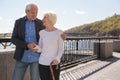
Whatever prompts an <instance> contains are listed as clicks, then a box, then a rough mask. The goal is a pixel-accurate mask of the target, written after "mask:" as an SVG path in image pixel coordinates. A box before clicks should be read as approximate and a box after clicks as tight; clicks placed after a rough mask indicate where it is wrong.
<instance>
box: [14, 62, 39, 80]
mask: <svg viewBox="0 0 120 80" xmlns="http://www.w3.org/2000/svg"><path fill="white" fill-rule="evenodd" d="M28 66H30V80H40V75H39V68H38V66H39V63H38V62H33V63H24V62H21V61H16V64H15V68H14V72H13V80H24V76H25V72H26V70H27V68H28Z"/></svg>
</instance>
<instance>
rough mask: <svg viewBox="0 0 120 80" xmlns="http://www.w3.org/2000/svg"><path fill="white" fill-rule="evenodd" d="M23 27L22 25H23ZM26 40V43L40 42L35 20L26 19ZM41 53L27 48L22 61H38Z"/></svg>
mask: <svg viewBox="0 0 120 80" xmlns="http://www.w3.org/2000/svg"><path fill="white" fill-rule="evenodd" d="M21 27H22V26H21ZM25 41H26V43H28V44H29V43H32V42H34V43H35V44H38V42H37V39H36V30H35V22H34V21H28V20H26V23H25ZM39 56H40V53H37V52H36V53H35V52H32V51H30V50H25V52H24V55H23V58H22V61H23V62H37V61H38V59H39Z"/></svg>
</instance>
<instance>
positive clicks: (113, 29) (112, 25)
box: [65, 14, 120, 36]
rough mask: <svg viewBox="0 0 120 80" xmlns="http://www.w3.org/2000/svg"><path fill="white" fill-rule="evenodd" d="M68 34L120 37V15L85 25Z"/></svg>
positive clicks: (69, 31)
mask: <svg viewBox="0 0 120 80" xmlns="http://www.w3.org/2000/svg"><path fill="white" fill-rule="evenodd" d="M65 32H66V33H85V34H86V33H88V34H92V35H102V36H103V35H111V36H118V35H120V15H117V14H114V15H113V16H112V17H108V18H106V19H105V20H101V21H96V22H93V23H90V24H84V25H82V26H77V27H74V28H71V29H68V30H66V31H65Z"/></svg>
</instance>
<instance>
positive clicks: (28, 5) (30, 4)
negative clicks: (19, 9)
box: [25, 3, 38, 11]
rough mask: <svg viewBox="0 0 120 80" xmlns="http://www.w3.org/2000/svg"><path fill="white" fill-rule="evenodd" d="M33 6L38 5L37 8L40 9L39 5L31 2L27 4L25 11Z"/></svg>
mask: <svg viewBox="0 0 120 80" xmlns="http://www.w3.org/2000/svg"><path fill="white" fill-rule="evenodd" d="M32 7H36V9H38V7H37V5H36V4H34V3H29V4H27V5H26V8H25V11H29V10H31V8H32Z"/></svg>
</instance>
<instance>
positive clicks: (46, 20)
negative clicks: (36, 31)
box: [42, 15, 51, 26]
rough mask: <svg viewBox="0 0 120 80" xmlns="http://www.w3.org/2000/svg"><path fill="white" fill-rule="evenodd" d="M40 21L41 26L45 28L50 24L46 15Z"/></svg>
mask: <svg viewBox="0 0 120 80" xmlns="http://www.w3.org/2000/svg"><path fill="white" fill-rule="evenodd" d="M42 21H43V25H45V26H47V25H49V24H51V23H50V20H49V18H48V15H45V16H44V18H43V20H42Z"/></svg>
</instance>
